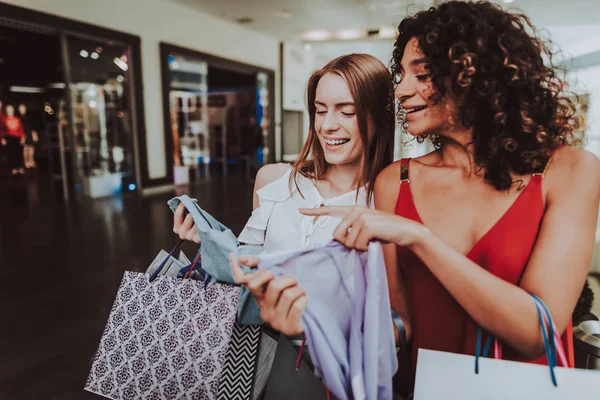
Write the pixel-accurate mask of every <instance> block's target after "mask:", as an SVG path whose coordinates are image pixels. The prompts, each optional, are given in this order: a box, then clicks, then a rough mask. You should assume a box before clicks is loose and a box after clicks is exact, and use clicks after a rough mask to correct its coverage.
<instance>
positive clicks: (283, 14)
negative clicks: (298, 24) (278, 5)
mask: <svg viewBox="0 0 600 400" xmlns="http://www.w3.org/2000/svg"><path fill="white" fill-rule="evenodd" d="M275 15H277V16H278V17H281V18H290V17H291V16H292V12H291V11H290V10H279V11H277V12H275Z"/></svg>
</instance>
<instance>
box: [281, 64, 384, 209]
mask: <svg viewBox="0 0 600 400" xmlns="http://www.w3.org/2000/svg"><path fill="white" fill-rule="evenodd" d="M329 73H332V74H337V75H339V76H341V77H342V78H343V79H344V81H345V82H346V84H347V85H348V88H349V89H350V94H351V95H352V99H353V100H354V104H355V108H356V118H357V119H358V128H359V132H360V138H361V140H362V143H363V155H362V167H361V171H360V175H359V180H358V184H357V187H356V190H357V195H358V190H359V188H360V185H361V184H362V183H365V184H366V189H367V204H370V202H371V199H372V197H373V187H374V185H375V178H377V175H378V174H379V173H380V172H381V170H383V169H384V168H385V167H386V166H388V165H389V164H390V163H391V162H392V158H393V151H394V87H393V84H392V79H391V76H390V73H389V71H388V70H387V68H386V67H385V65H384V64H383V63H382V62H381V61H379V60H378V59H376V58H375V57H373V56H370V55H368V54H348V55H345V56H341V57H338V58H336V59H334V60H332V61H330V62H329V63H327V65H325V66H324V67H323V68H321V69H320V70H318V71H316V72H314V73H313V74H312V75H311V77H310V79H309V80H308V87H307V101H308V114H309V117H310V127H309V131H308V138H307V139H306V142H305V143H304V146H303V147H302V151H301V152H300V155H299V157H298V159H297V160H296V162H295V163H294V166H293V170H292V173H291V174H290V185H291V184H292V183H293V184H295V185H296V187H298V184H297V182H296V177H297V174H298V173H300V174H302V175H303V176H305V177H307V178H310V179H313V180H319V179H322V178H323V175H324V174H325V172H326V171H327V168H328V164H327V162H326V161H325V155H324V154H323V148H322V147H321V144H320V142H319V140H318V138H317V132H316V130H315V114H316V106H315V98H316V93H317V85H318V84H319V81H320V80H321V78H322V77H323V76H324V75H325V74H329ZM369 119H370V120H371V121H370V122H371V123H372V126H373V135H369V129H368V127H369ZM369 136H371V137H369ZM298 189H299V188H298Z"/></svg>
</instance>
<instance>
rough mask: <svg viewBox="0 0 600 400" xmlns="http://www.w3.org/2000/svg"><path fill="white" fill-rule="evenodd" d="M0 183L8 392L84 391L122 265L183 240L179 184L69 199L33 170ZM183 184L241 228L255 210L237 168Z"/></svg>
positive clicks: (1, 365)
mask: <svg viewBox="0 0 600 400" xmlns="http://www.w3.org/2000/svg"><path fill="white" fill-rule="evenodd" d="M1 188H2V190H1V191H0V355H1V356H0V400H5V399H11V400H12V399H18V400H21V399H61V400H63V399H78V398H80V397H81V390H82V388H83V385H84V383H85V379H86V377H87V372H88V369H89V363H90V361H91V358H92V356H93V353H94V351H95V348H96V346H97V345H98V342H99V339H100V336H101V334H102V331H103V329H104V324H105V322H106V319H107V317H108V313H109V311H110V308H111V306H112V302H113V300H114V296H115V294H116V290H117V287H118V285H119V282H120V280H121V277H122V275H123V271H125V270H134V271H141V270H145V268H146V266H147V265H148V264H149V263H150V262H151V261H152V260H153V259H154V257H155V256H156V254H157V253H158V252H159V251H160V249H163V248H164V249H170V248H171V247H172V246H173V244H174V243H176V241H177V238H176V236H175V235H174V234H173V232H172V214H171V211H170V210H169V209H168V207H167V204H166V202H167V200H168V199H170V198H171V197H172V196H174V195H175V194H176V191H175V190H174V191H172V192H170V193H165V194H161V195H157V196H152V197H141V196H138V195H123V196H120V197H114V198H107V199H99V200H88V201H85V202H82V203H79V204H73V205H71V206H69V207H66V206H63V205H61V202H60V201H54V200H52V199H51V198H50V197H49V196H51V194H50V192H49V191H47V190H45V189H43V188H41V186H40V185H39V184H37V183H36V181H35V180H33V179H29V180H21V181H18V182H4V183H3V184H2V186H1ZM183 192H186V193H189V194H190V195H191V196H193V197H195V198H197V199H198V200H199V202H200V204H201V205H202V207H203V208H205V209H206V210H207V211H208V212H210V213H212V214H213V215H214V216H215V217H216V218H217V219H219V220H220V221H221V222H223V223H224V224H225V225H227V226H229V227H230V228H231V229H232V230H233V231H234V232H236V233H239V231H241V229H242V228H243V226H244V224H245V222H246V220H247V218H248V217H249V215H250V213H251V202H252V184H251V183H248V182H247V181H246V180H245V179H243V178H242V177H239V176H232V177H229V178H228V179H227V180H226V181H223V180H219V179H213V180H212V181H209V182H203V183H200V184H196V185H194V186H192V187H184V188H178V189H177V193H183ZM182 249H183V250H184V251H185V252H186V253H194V252H195V251H196V250H197V246H196V245H194V244H192V243H186V244H184V246H183V247H182Z"/></svg>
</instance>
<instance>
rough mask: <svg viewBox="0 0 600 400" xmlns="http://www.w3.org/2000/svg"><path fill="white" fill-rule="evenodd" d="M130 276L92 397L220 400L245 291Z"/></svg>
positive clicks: (96, 369)
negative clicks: (240, 301) (225, 365)
mask: <svg viewBox="0 0 600 400" xmlns="http://www.w3.org/2000/svg"><path fill="white" fill-rule="evenodd" d="M149 277H150V275H148V274H142V273H137V272H131V271H127V272H125V274H124V276H123V279H122V281H121V285H120V287H119V290H118V293H117V297H116V299H115V302H114V304H113V308H112V310H111V312H110V316H109V319H108V323H107V325H106V328H105V330H104V333H103V335H102V339H101V340H100V345H99V347H98V350H97V352H96V356H95V358H94V361H93V363H92V368H91V370H90V374H89V377H88V380H87V383H86V386H85V390H87V391H90V392H93V393H96V394H99V395H102V396H105V397H107V398H109V399H115V400H116V399H119V400H121V399H123V400H125V399H142V398H144V399H192V398H194V399H216V398H217V393H218V389H219V384H220V378H221V372H222V371H223V367H224V364H225V361H226V356H227V352H228V349H229V343H230V338H231V336H232V332H233V328H234V323H235V317H236V313H237V300H238V296H239V288H238V287H235V286H232V285H226V284H212V285H209V286H208V287H206V288H205V287H204V285H203V283H202V282H198V281H193V280H190V279H177V278H173V277H169V276H158V277H157V278H156V279H155V280H153V281H151V280H150V279H149Z"/></svg>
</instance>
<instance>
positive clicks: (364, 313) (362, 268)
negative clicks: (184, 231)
mask: <svg viewBox="0 0 600 400" xmlns="http://www.w3.org/2000/svg"><path fill="white" fill-rule="evenodd" d="M258 269H259V270H270V271H271V272H272V273H273V274H274V275H275V276H280V275H284V274H289V275H292V276H294V277H295V278H296V279H297V280H298V282H299V284H300V286H302V287H303V288H304V290H306V293H307V296H308V305H307V307H306V309H305V311H304V313H303V315H302V324H303V327H304V332H305V335H306V343H307V345H308V351H309V354H310V357H311V359H312V362H313V364H314V366H315V374H316V375H317V376H318V377H320V378H321V379H322V380H323V383H324V384H325V386H327V387H328V388H329V390H330V391H331V393H333V394H334V395H335V396H336V397H337V398H338V399H341V400H344V399H356V400H361V399H368V400H371V399H373V400H375V399H381V400H387V399H392V397H393V394H392V376H393V375H394V374H395V373H396V370H397V368H398V364H397V360H396V349H395V344H394V331H393V327H392V319H391V317H390V300H389V295H388V285H387V277H386V272H385V265H384V260H383V253H382V250H381V245H380V244H379V243H377V242H372V243H371V244H369V249H368V251H367V252H361V251H357V250H351V249H348V248H347V247H345V246H343V245H341V244H340V243H338V242H333V241H332V242H330V243H327V244H325V245H316V246H312V247H310V248H306V249H301V250H287V251H278V252H268V251H265V252H263V253H262V254H261V256H260V261H259V265H258Z"/></svg>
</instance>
